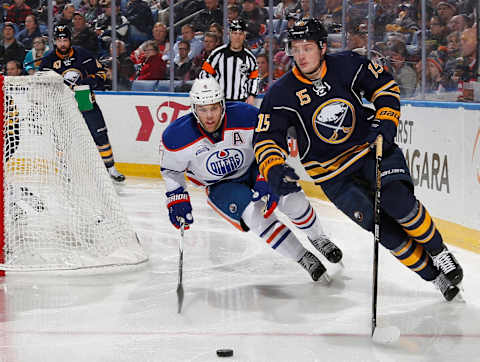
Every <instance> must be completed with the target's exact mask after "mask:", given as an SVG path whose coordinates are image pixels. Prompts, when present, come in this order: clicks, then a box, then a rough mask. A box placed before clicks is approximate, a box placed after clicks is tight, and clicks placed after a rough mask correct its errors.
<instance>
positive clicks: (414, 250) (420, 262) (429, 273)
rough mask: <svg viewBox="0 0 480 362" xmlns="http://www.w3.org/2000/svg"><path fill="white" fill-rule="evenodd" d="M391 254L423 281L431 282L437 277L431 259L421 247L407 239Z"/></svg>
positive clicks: (436, 270)
mask: <svg viewBox="0 0 480 362" xmlns="http://www.w3.org/2000/svg"><path fill="white" fill-rule="evenodd" d="M391 253H392V254H393V255H394V256H395V257H396V258H397V259H398V260H400V262H401V263H402V264H403V265H405V266H406V267H408V268H409V269H410V270H412V271H414V272H415V273H417V274H418V275H420V277H422V278H423V279H424V280H427V281H431V280H434V279H435V278H436V277H437V276H438V273H439V271H438V269H437V268H436V267H435V266H434V265H433V262H432V259H431V258H430V256H429V255H428V253H427V252H426V251H425V249H424V248H423V246H422V245H419V244H417V243H416V242H415V241H414V240H412V239H408V240H406V241H405V242H404V243H402V244H401V245H400V246H399V247H398V248H396V249H395V250H392V251H391Z"/></svg>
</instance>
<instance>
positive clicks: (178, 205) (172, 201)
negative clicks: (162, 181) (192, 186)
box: [166, 187, 193, 230]
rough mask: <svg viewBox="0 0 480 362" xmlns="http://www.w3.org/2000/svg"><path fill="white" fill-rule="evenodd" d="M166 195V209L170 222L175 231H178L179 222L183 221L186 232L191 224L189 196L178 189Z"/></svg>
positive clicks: (180, 188) (181, 189)
mask: <svg viewBox="0 0 480 362" xmlns="http://www.w3.org/2000/svg"><path fill="white" fill-rule="evenodd" d="M166 195H167V209H168V216H169V217H170V222H171V223H172V224H173V226H175V227H176V228H177V229H180V221H181V220H182V219H183V220H184V221H185V230H188V228H189V225H190V224H193V216H192V205H191V204H190V196H189V195H188V192H187V191H185V190H184V189H183V187H179V188H178V189H176V190H173V191H170V192H167V193H166Z"/></svg>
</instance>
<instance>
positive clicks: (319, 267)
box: [298, 251, 330, 283]
mask: <svg viewBox="0 0 480 362" xmlns="http://www.w3.org/2000/svg"><path fill="white" fill-rule="evenodd" d="M298 264H300V265H301V266H302V267H303V268H304V269H305V270H306V271H307V272H308V273H309V274H310V276H311V277H312V279H313V280H314V281H318V280H323V281H325V282H326V283H329V282H330V277H329V276H328V274H327V273H326V271H327V269H326V268H325V267H324V266H323V264H322V262H321V261H320V260H318V258H317V257H316V256H315V255H313V254H312V253H311V252H309V251H307V252H305V254H304V255H303V256H302V257H301V258H300V260H299V261H298Z"/></svg>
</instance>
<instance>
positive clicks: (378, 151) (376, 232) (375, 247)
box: [372, 135, 383, 337]
mask: <svg viewBox="0 0 480 362" xmlns="http://www.w3.org/2000/svg"><path fill="white" fill-rule="evenodd" d="M382 144H383V137H382V135H378V137H377V140H376V144H375V206H374V225H373V228H374V230H373V235H374V238H373V283H372V287H373V290H372V337H373V335H374V333H375V328H377V289H378V244H379V243H380V188H381V186H382V181H381V176H382V172H381V170H380V166H381V164H382V156H383V153H382Z"/></svg>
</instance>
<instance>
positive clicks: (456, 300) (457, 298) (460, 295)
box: [450, 286, 467, 303]
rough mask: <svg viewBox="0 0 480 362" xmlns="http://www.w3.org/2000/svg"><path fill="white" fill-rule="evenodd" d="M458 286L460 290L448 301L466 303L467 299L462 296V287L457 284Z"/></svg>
mask: <svg viewBox="0 0 480 362" xmlns="http://www.w3.org/2000/svg"><path fill="white" fill-rule="evenodd" d="M458 288H459V289H460V291H459V292H458V294H457V295H456V296H455V298H453V299H452V300H451V301H450V302H453V303H466V302H467V301H466V300H465V298H463V293H462V291H463V288H460V286H458Z"/></svg>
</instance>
